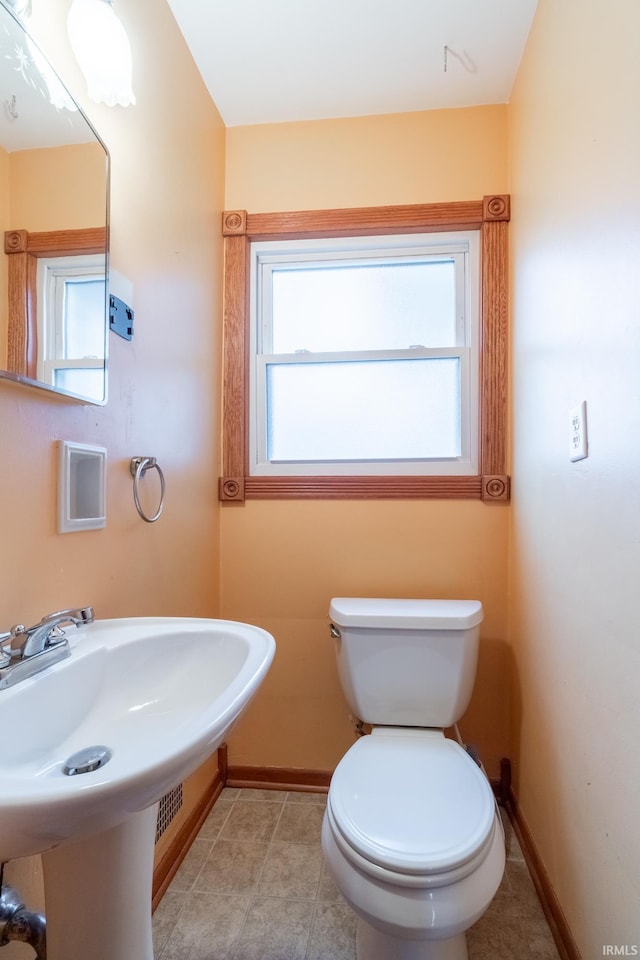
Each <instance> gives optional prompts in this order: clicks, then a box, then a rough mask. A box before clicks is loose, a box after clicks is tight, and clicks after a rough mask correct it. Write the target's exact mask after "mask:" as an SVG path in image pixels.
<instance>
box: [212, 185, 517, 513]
mask: <svg viewBox="0 0 640 960" xmlns="http://www.w3.org/2000/svg"><path fill="white" fill-rule="evenodd" d="M508 206H509V205H508V198H507V197H491V198H485V200H484V201H479V202H475V203H473V202H471V203H461V204H446V205H440V204H438V205H425V206H417V207H383V208H370V209H362V210H359V209H356V210H340V211H310V212H301V213H283V214H254V215H251V214H245V213H244V212H243V211H233V212H230V213H227V214H225V215H224V220H223V230H224V233H225V237H226V240H225V356H224V378H225V388H224V423H223V445H224V451H223V460H224V474H225V475H224V476H223V478H222V479H221V483H220V496H221V498H222V499H223V500H227V499H230V500H242V499H245V498H246V497H262V498H275V497H317V498H322V497H407V496H409V497H469V498H483V499H486V500H506V499H507V498H508V478H507V477H506V476H505V437H504V425H505V423H504V421H505V358H506V239H507V237H506V228H507V220H508Z"/></svg>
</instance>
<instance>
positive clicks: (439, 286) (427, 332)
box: [268, 259, 456, 353]
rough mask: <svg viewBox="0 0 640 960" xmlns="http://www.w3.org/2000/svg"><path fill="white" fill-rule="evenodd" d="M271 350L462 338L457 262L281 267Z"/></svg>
mask: <svg viewBox="0 0 640 960" xmlns="http://www.w3.org/2000/svg"><path fill="white" fill-rule="evenodd" d="M272 284H273V286H272V291H273V294H272V295H273V346H272V350H270V351H268V352H273V353H294V352H295V351H296V350H311V351H312V352H314V353H321V352H330V351H336V350H396V349H401V350H402V349H406V348H407V347H410V346H413V345H415V344H421V345H422V346H423V347H450V346H453V345H455V343H456V302H455V261H453V260H451V259H449V260H429V261H426V262H425V261H422V262H421V261H419V260H416V261H414V262H409V263H397V264H387V265H366V264H365V265H357V266H353V265H350V264H347V265H341V266H335V265H332V266H330V267H329V266H328V267H323V266H317V265H315V264H314V266H312V267H304V268H296V269H282V270H279V269H277V268H276V269H274V270H273V275H272Z"/></svg>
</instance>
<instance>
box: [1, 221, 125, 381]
mask: <svg viewBox="0 0 640 960" xmlns="http://www.w3.org/2000/svg"><path fill="white" fill-rule="evenodd" d="M106 250H107V231H106V228H105V227H88V228H86V229H80V230H45V231H40V232H31V233H30V232H29V231H28V230H7V231H6V232H5V235H4V252H5V253H6V254H7V259H8V268H7V290H8V309H9V316H8V329H7V370H8V371H9V373H13V374H16V375H17V376H20V377H29V378H30V379H32V380H37V354H38V322H37V286H36V281H37V267H38V260H39V259H41V258H46V257H68V256H74V255H78V254H86V255H89V254H95V253H100V254H102V255H103V256H104V255H106Z"/></svg>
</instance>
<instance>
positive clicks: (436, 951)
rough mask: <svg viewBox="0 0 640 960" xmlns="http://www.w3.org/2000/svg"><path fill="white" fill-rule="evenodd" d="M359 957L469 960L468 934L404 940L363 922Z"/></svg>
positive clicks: (371, 959) (372, 959) (358, 941)
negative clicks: (437, 938) (440, 938)
mask: <svg viewBox="0 0 640 960" xmlns="http://www.w3.org/2000/svg"><path fill="white" fill-rule="evenodd" d="M356 956H357V958H358V960H468V957H469V954H468V952H467V938H466V936H465V935H464V933H459V934H457V936H455V937H447V939H446V940H403V939H401V938H400V937H390V936H389V935H388V934H386V933H382V931H381V930H376V929H375V927H372V926H371V925H370V924H368V923H365V921H364V920H361V919H359V920H358V929H357V934H356Z"/></svg>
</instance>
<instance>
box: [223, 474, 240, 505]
mask: <svg viewBox="0 0 640 960" xmlns="http://www.w3.org/2000/svg"><path fill="white" fill-rule="evenodd" d="M218 498H219V499H220V500H234V501H236V502H237V503H244V477H220V479H219V481H218Z"/></svg>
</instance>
